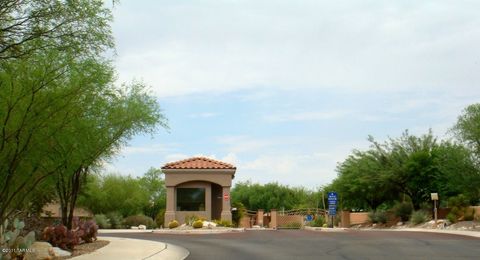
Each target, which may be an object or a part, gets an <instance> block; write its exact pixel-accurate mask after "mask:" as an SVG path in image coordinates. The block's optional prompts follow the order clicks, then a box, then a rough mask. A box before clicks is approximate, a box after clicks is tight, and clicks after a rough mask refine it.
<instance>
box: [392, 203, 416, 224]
mask: <svg viewBox="0 0 480 260" xmlns="http://www.w3.org/2000/svg"><path fill="white" fill-rule="evenodd" d="M393 211H394V213H395V216H397V217H399V218H400V219H401V220H402V221H403V222H405V221H408V220H409V219H410V216H411V215H412V211H413V207H412V204H411V203H408V202H401V203H398V204H396V205H395V207H394V208H393Z"/></svg>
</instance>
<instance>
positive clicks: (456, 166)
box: [232, 104, 480, 211]
mask: <svg viewBox="0 0 480 260" xmlns="http://www.w3.org/2000/svg"><path fill="white" fill-rule="evenodd" d="M450 133H452V134H453V136H454V138H452V139H451V140H439V139H438V138H437V137H435V136H434V135H433V133H432V131H429V132H428V133H426V134H424V135H421V136H415V135H411V134H410V133H409V131H408V130H406V131H405V132H404V133H403V134H402V135H401V136H400V137H398V138H388V140H386V141H385V142H379V141H377V140H375V139H374V138H373V137H372V136H369V137H368V140H369V142H370V144H371V145H370V148H369V149H367V150H365V151H360V150H354V151H353V152H352V154H351V155H349V156H348V157H347V158H346V159H345V160H344V161H343V162H340V163H339V164H338V166H337V169H336V171H337V174H338V175H337V177H336V178H335V179H334V180H333V181H332V183H330V184H328V185H326V186H323V187H321V188H319V189H317V190H316V191H312V190H308V189H305V188H303V187H290V186H285V185H281V184H278V183H276V182H275V183H267V184H264V185H262V184H258V183H252V182H240V183H237V184H236V185H235V187H234V188H233V189H232V201H233V202H241V203H242V204H243V205H244V206H245V207H246V208H247V209H251V210H257V209H260V208H261V209H266V210H269V209H272V208H275V209H293V208H301V207H319V208H322V207H323V206H324V205H325V204H327V203H326V201H325V194H326V193H327V192H329V191H336V192H337V193H338V195H339V204H340V205H339V206H340V207H341V208H343V209H351V210H365V211H367V210H376V209H377V208H379V207H382V208H392V207H394V205H395V204H398V203H399V202H405V203H409V204H411V205H412V206H413V208H414V209H415V210H418V209H420V208H423V207H431V198H430V194H431V193H438V194H439V197H440V202H441V203H442V206H447V205H446V203H447V201H448V199H449V198H453V197H455V196H459V195H461V196H462V198H466V200H467V201H468V202H469V203H470V205H477V204H479V203H480V104H473V105H470V106H468V107H467V108H466V109H465V110H464V111H463V113H462V114H461V115H460V116H459V117H458V120H457V122H456V124H455V125H454V126H453V127H452V128H451V130H450ZM319 178H320V176H319Z"/></svg>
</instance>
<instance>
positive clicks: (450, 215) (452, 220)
mask: <svg viewBox="0 0 480 260" xmlns="http://www.w3.org/2000/svg"><path fill="white" fill-rule="evenodd" d="M447 219H448V221H450V223H455V222H457V221H458V219H457V216H456V215H455V214H453V213H452V212H449V213H448V214H447Z"/></svg>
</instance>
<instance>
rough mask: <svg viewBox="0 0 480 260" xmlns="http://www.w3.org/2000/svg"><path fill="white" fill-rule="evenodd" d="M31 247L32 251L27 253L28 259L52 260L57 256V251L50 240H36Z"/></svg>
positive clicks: (26, 257)
mask: <svg viewBox="0 0 480 260" xmlns="http://www.w3.org/2000/svg"><path fill="white" fill-rule="evenodd" d="M29 249H30V252H28V253H26V254H25V258H24V259H26V260H37V259H40V260H50V259H53V258H54V257H55V251H54V250H53V247H52V245H51V244H50V243H48V242H34V243H33V244H32V246H30V248H29Z"/></svg>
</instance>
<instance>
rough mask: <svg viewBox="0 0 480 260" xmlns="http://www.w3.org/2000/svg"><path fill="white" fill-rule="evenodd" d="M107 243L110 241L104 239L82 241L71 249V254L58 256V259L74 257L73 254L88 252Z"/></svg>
mask: <svg viewBox="0 0 480 260" xmlns="http://www.w3.org/2000/svg"><path fill="white" fill-rule="evenodd" d="M109 243H110V242H109V241H106V240H97V241H95V242H93V243H84V244H81V245H78V246H76V247H75V249H74V250H73V253H72V256H69V257H62V258H58V259H70V258H72V257H75V256H79V255H83V254H88V253H91V252H93V251H95V250H98V249H100V248H102V247H104V246H106V245H108V244H109Z"/></svg>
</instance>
